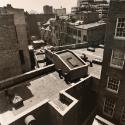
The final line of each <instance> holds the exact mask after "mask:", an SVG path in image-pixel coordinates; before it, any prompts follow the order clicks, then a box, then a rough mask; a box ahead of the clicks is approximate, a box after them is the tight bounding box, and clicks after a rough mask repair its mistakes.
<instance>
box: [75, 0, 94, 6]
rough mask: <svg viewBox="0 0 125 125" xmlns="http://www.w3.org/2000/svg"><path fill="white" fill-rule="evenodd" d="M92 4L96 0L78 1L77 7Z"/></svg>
mask: <svg viewBox="0 0 125 125" xmlns="http://www.w3.org/2000/svg"><path fill="white" fill-rule="evenodd" d="M92 2H94V0H77V7H81V6H83V5H86V4H88V3H92Z"/></svg>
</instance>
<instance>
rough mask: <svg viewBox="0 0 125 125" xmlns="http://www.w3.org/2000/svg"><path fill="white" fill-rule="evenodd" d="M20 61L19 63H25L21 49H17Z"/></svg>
mask: <svg viewBox="0 0 125 125" xmlns="http://www.w3.org/2000/svg"><path fill="white" fill-rule="evenodd" d="M19 56H20V62H21V64H22V65H23V64H25V59H24V53H23V50H19Z"/></svg>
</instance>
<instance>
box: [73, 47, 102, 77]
mask: <svg viewBox="0 0 125 125" xmlns="http://www.w3.org/2000/svg"><path fill="white" fill-rule="evenodd" d="M72 51H73V52H75V53H76V54H77V55H78V56H79V57H80V56H81V55H82V53H84V54H86V56H87V57H88V60H93V59H95V58H103V51H104V49H103V48H96V49H95V52H90V51H88V50H87V48H84V49H76V50H72ZM101 70H102V66H101V65H98V64H93V67H90V66H89V67H88V72H89V74H91V75H92V76H94V77H96V78H98V79H100V76H101Z"/></svg>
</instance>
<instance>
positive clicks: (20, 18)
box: [0, 5, 31, 79]
mask: <svg viewBox="0 0 125 125" xmlns="http://www.w3.org/2000/svg"><path fill="white" fill-rule="evenodd" d="M3 10H4V12H5V13H2V14H1V17H3V16H4V15H6V16H7V18H9V16H10V15H13V20H12V18H11V22H10V21H9V22H7V21H5V19H4V17H3V20H4V21H5V24H4V22H3V24H1V25H2V27H4V25H5V26H6V22H7V23H8V25H12V21H13V25H12V26H13V27H12V32H11V28H10V29H9V28H6V32H4V30H3V29H1V40H0V41H1V44H5V46H8V49H6V48H3V49H1V53H3V52H4V51H5V52H6V53H7V51H6V50H9V49H10V51H11V46H13V47H12V48H13V49H15V50H16V51H15V53H14V51H13V54H12V55H11V56H8V57H7V56H6V55H4V54H3V55H2V57H4V58H5V59H3V61H2V62H3V64H4V65H5V66H3V65H2V66H1V73H2V72H3V74H4V71H5V70H4V69H3V67H6V65H7V64H6V63H7V60H9V61H12V59H13V60H14V58H15V59H17V58H18V60H19V61H20V62H19V61H17V60H16V61H12V62H14V63H13V64H14V65H15V67H14V66H12V64H11V65H10V64H8V68H7V69H6V70H7V72H11V73H6V74H9V75H5V76H4V75H3V77H2V75H1V79H4V78H8V77H11V76H14V75H17V74H20V73H24V72H28V71H30V70H31V62H30V56H29V50H28V35H27V26H26V22H25V15H24V10H23V9H15V8H12V7H11V5H7V7H4V8H3ZM8 25H7V26H8ZM14 27H15V29H13V28H14ZM14 30H15V31H14ZM5 33H6V34H5ZM2 34H3V35H2ZM7 35H8V36H7ZM9 35H10V36H9ZM11 39H12V41H11ZM12 42H16V44H17V45H16V46H15V45H13V44H12ZM14 47H15V48H14ZM17 51H18V52H17ZM8 55H9V54H8ZM14 55H16V56H17V57H14ZM6 59H7V60H6ZM9 61H8V62H9ZM10 63H11V62H10ZM15 63H17V64H15ZM19 64H20V68H19ZM16 65H18V66H16ZM18 68H19V69H18ZM16 70H17V71H16ZM14 72H15V73H14Z"/></svg>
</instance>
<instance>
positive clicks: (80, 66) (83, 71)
mask: <svg viewBox="0 0 125 125" xmlns="http://www.w3.org/2000/svg"><path fill="white" fill-rule="evenodd" d="M45 55H46V58H47V59H49V60H50V61H52V62H53V63H54V64H55V68H56V69H57V71H59V70H60V71H59V72H60V73H61V74H62V75H63V76H65V77H67V80H68V81H73V80H77V79H79V78H82V77H86V76H87V71H88V69H87V64H86V63H85V62H84V61H83V60H82V59H80V58H79V57H78V56H76V55H75V54H74V53H73V52H72V51H69V50H64V51H60V52H56V53H51V52H50V51H48V50H46V52H45Z"/></svg>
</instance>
